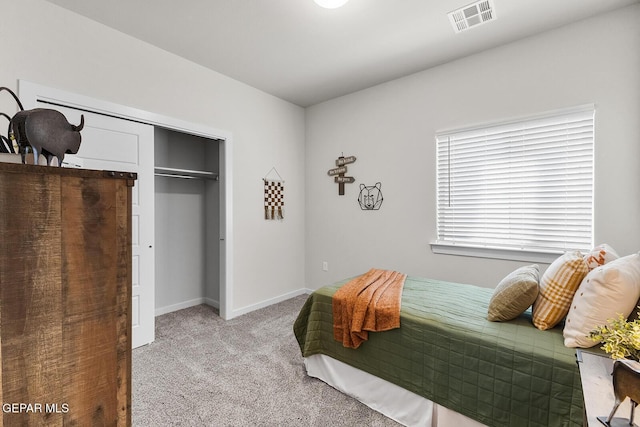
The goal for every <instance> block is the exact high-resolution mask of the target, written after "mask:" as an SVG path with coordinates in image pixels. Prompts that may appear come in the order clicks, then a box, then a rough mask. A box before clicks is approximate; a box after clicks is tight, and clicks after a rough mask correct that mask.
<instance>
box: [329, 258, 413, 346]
mask: <svg viewBox="0 0 640 427" xmlns="http://www.w3.org/2000/svg"><path fill="white" fill-rule="evenodd" d="M406 277H407V275H406V274H402V273H398V272H397V271H389V270H379V269H375V268H374V269H371V270H369V271H368V272H367V273H365V274H363V275H362V276H359V277H356V278H355V279H352V280H351V281H349V282H348V283H346V284H344V285H343V286H342V287H340V289H338V290H337V291H336V293H335V294H334V295H333V300H332V303H333V337H334V338H335V339H336V340H337V341H342V345H343V346H344V347H350V348H358V347H360V344H362V342H363V341H366V340H367V339H368V338H369V332H368V331H388V330H389V329H394V328H399V327H400V301H401V299H402V288H403V287H404V281H405V279H406Z"/></svg>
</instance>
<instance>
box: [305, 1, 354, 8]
mask: <svg viewBox="0 0 640 427" xmlns="http://www.w3.org/2000/svg"><path fill="white" fill-rule="evenodd" d="M313 1H315V2H316V3H317V4H318V5H319V6H322V7H324V8H326V9H337V8H339V7H341V6H344V4H345V3H346V2H348V1H349V0H313Z"/></svg>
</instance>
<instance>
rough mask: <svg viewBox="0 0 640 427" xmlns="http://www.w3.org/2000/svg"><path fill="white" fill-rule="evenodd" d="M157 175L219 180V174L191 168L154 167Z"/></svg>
mask: <svg viewBox="0 0 640 427" xmlns="http://www.w3.org/2000/svg"><path fill="white" fill-rule="evenodd" d="M154 172H155V173H154V175H155V176H165V177H168V178H184V179H210V180H214V181H218V174H217V173H214V172H206V171H197V170H189V169H174V168H165V167H156V168H154Z"/></svg>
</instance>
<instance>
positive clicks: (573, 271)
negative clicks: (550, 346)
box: [532, 251, 588, 331]
mask: <svg viewBox="0 0 640 427" xmlns="http://www.w3.org/2000/svg"><path fill="white" fill-rule="evenodd" d="M587 272H588V267H587V263H585V262H584V258H583V256H582V254H581V253H580V252H579V251H574V252H567V253H565V254H564V255H561V256H560V257H559V258H557V259H556V260H555V261H553V263H551V265H550V266H549V268H547V271H545V272H544V274H543V275H542V278H541V279H540V290H539V292H538V297H537V298H536V301H535V302H534V303H533V311H532V314H533V324H534V325H535V327H536V328H538V329H541V330H543V331H544V330H546V329H551V328H553V327H554V326H555V325H557V324H558V323H560V321H561V320H562V319H564V317H565V316H566V315H567V312H568V311H569V307H570V306H571V300H573V295H574V294H575V293H576V290H577V289H578V286H580V282H581V281H582V279H584V276H586V275H587Z"/></svg>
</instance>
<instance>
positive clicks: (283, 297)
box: [155, 288, 313, 318]
mask: <svg viewBox="0 0 640 427" xmlns="http://www.w3.org/2000/svg"><path fill="white" fill-rule="evenodd" d="M312 292H313V290H311V289H306V288H302V289H298V290H295V291H292V292H288V293H286V294H282V295H280V296H277V297H275V298H270V299H268V300H265V301H262V302H259V303H257V304H252V305H248V306H246V307H243V308H239V309H237V310H233V311H232V316H231V317H232V318H233V317H237V316H242V315H243V314H247V313H250V312H252V311H255V310H259V309H261V308H265V307H268V306H270V305H273V304H277V303H279V302H282V301H286V300H288V299H291V298H294V297H297V296H298V295H309V294H311V293H312ZM200 304H207V305H210V306H211V307H214V308H217V309H220V302H219V301H216V300H214V299H213V298H204V297H203V298H195V299H192V300H189V301H183V302H180V303H177V304H171V305H168V306H165V307H159V308H156V311H155V313H156V316H162V315H163V314H167V313H171V312H173V311H178V310H182V309H185V308H189V307H194V306H196V305H200Z"/></svg>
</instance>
